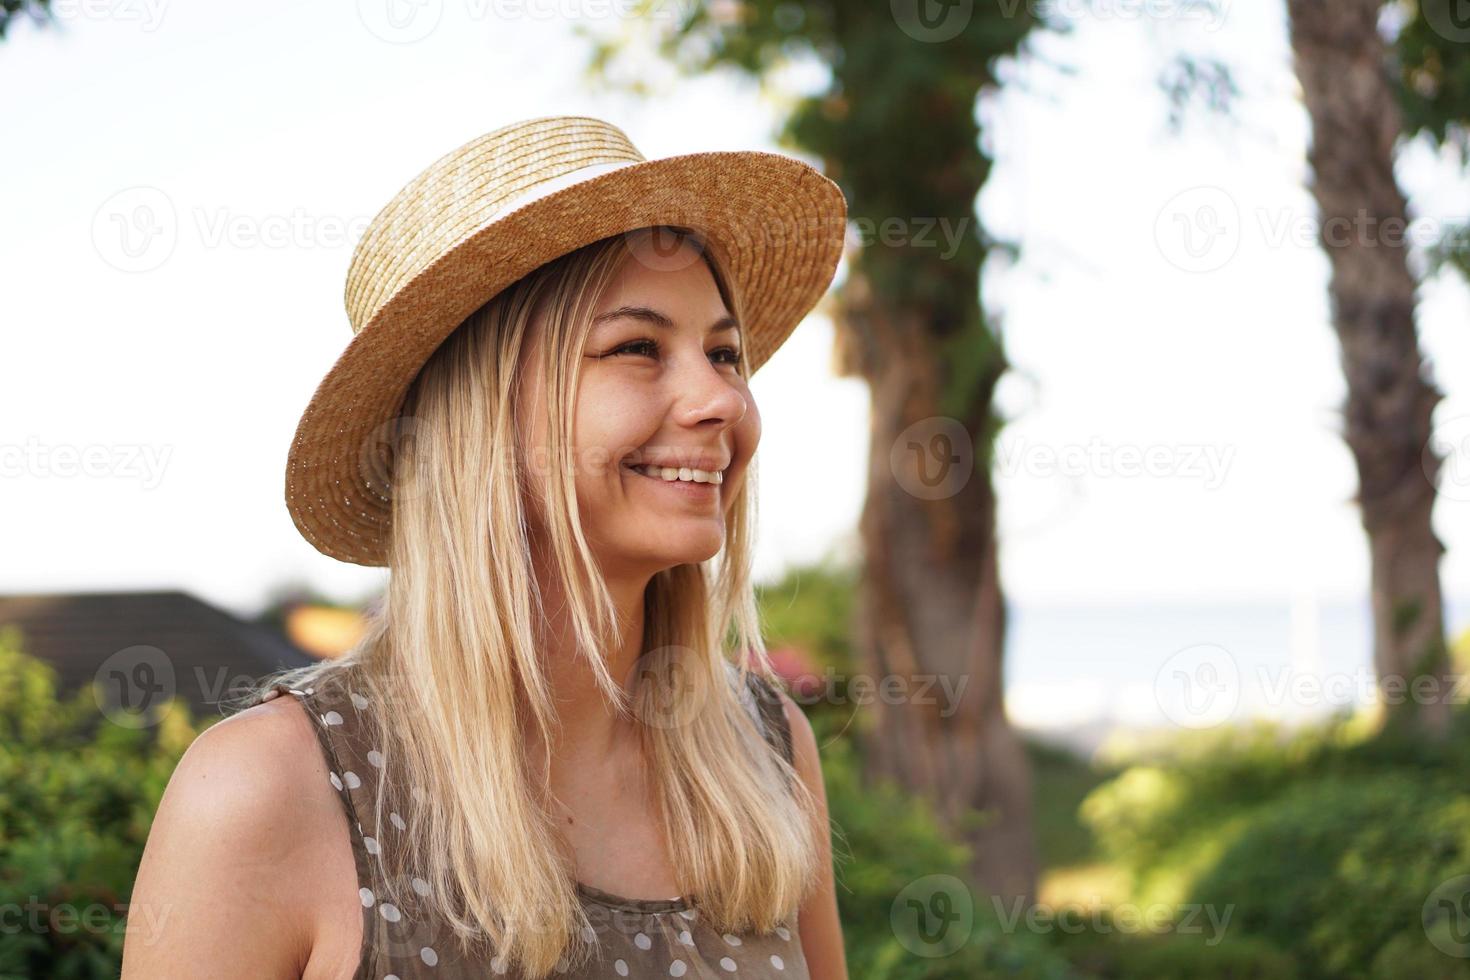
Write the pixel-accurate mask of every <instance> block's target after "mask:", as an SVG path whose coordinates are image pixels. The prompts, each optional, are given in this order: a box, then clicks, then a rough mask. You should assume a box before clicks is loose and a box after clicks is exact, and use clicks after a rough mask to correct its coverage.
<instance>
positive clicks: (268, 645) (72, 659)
mask: <svg viewBox="0 0 1470 980" xmlns="http://www.w3.org/2000/svg"><path fill="white" fill-rule="evenodd" d="M6 625H14V626H17V627H19V628H20V630H21V633H22V637H21V645H22V650H23V651H24V652H25V653H27V654H30V655H31V656H34V657H37V658H39V659H41V660H43V661H45V662H47V663H49V664H50V665H51V666H52V667H53V668H54V669H55V670H56V672H57V675H58V685H59V687H60V688H61V690H62V692H64V693H66V692H71V691H75V690H78V689H80V688H82V687H85V686H87V685H89V684H91V683H92V681H93V679H94V678H95V679H99V680H102V681H103V682H104V687H105V686H107V684H108V683H112V684H113V685H114V686H116V685H117V684H122V685H123V686H124V687H126V686H127V685H128V684H129V683H130V681H131V680H132V679H134V678H141V679H144V680H146V681H147V684H148V686H152V687H158V686H159V685H162V684H164V683H165V682H171V684H172V693H174V694H176V695H177V696H178V697H180V698H182V699H183V700H184V701H185V702H186V703H188V705H189V708H190V711H191V713H192V714H193V716H194V717H195V718H196V719H208V718H211V717H214V718H217V717H219V715H220V714H221V713H222V712H221V709H220V707H219V701H220V699H221V698H224V697H228V696H229V695H230V694H231V693H238V688H239V686H240V685H241V684H243V683H245V681H244V680H243V679H244V678H249V679H250V680H251V681H254V680H256V679H258V678H260V677H263V676H264V675H266V674H269V673H272V672H274V671H276V670H280V669H282V668H285V667H298V666H304V665H306V664H309V663H313V662H314V658H312V657H311V656H309V655H308V654H306V653H304V652H303V651H302V650H300V649H298V648H297V647H296V646H294V645H292V644H291V643H290V642H289V641H288V640H287V639H286V638H285V637H283V636H281V635H280V634H278V633H276V632H275V631H274V630H272V629H270V628H268V627H266V626H262V625H260V624H257V623H251V622H248V621H246V620H243V619H240V618H239V617H238V616H234V615H232V614H230V613H228V612H226V611H225V610H223V609H220V608H218V607H216V606H213V605H210V604H209V603H207V602H205V601H203V600H202V599H199V598H198V597H196V596H192V595H190V594H188V593H187V592H179V591H159V592H92V593H85V592H83V593H60V594H49V595H43V594H35V595H0V627H3V626H6ZM140 648H141V649H140ZM140 665H142V666H140ZM159 689H160V690H161V689H162V688H161V687H159ZM232 689H234V690H232ZM127 696H128V694H127V692H126V690H124V691H123V693H122V697H123V698H124V699H126V697H127Z"/></svg>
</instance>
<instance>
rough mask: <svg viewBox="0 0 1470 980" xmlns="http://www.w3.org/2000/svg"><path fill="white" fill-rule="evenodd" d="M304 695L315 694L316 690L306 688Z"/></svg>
mask: <svg viewBox="0 0 1470 980" xmlns="http://www.w3.org/2000/svg"><path fill="white" fill-rule="evenodd" d="M306 693H307V694H315V693H316V688H314V687H308V688H307V689H306Z"/></svg>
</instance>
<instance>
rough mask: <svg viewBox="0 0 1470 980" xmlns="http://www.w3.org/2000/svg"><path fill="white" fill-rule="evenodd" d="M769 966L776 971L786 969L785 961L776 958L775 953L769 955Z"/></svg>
mask: <svg viewBox="0 0 1470 980" xmlns="http://www.w3.org/2000/svg"><path fill="white" fill-rule="evenodd" d="M771 965H772V966H774V967H775V968H776V969H778V970H784V969H786V961H785V960H783V959H782V958H781V957H779V956H777V955H776V954H775V953H772V954H771Z"/></svg>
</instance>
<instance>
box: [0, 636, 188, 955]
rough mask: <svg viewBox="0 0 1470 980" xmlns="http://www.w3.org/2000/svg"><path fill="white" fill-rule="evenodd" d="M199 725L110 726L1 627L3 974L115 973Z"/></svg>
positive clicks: (179, 721)
mask: <svg viewBox="0 0 1470 980" xmlns="http://www.w3.org/2000/svg"><path fill="white" fill-rule="evenodd" d="M195 734H196V732H195V730H194V728H193V727H192V725H191V724H190V722H189V720H188V709H187V708H186V707H184V706H183V705H182V704H181V703H176V704H175V705H174V706H173V708H172V710H169V711H167V712H166V713H164V715H163V720H162V722H161V723H160V724H159V726H158V727H157V728H155V729H151V730H139V729H130V728H125V727H122V726H119V725H114V724H111V723H110V722H107V721H106V720H105V719H104V718H103V717H102V716H101V713H100V712H99V711H98V709H97V705H96V702H95V700H94V699H93V695H92V692H91V691H90V690H82V691H79V692H77V693H76V694H75V695H74V696H72V697H71V698H68V699H64V700H63V699H59V698H58V696H57V692H56V678H55V672H54V671H53V670H52V669H51V667H50V666H49V665H47V664H44V663H42V662H41V661H38V660H36V659H35V658H33V657H29V656H27V655H25V654H24V653H23V652H22V651H21V649H20V636H19V633H18V631H16V630H14V629H13V628H11V629H6V630H3V631H0V909H4V910H6V911H5V919H4V923H3V924H4V926H5V928H3V929H0V980H20V978H32V977H48V978H57V980H90V978H103V977H106V978H113V977H116V976H117V975H118V973H119V971H120V970H121V968H122V946H123V936H124V928H125V926H126V923H127V919H126V918H125V916H126V914H127V902H128V898H129V896H130V894H131V892H132V882H133V877H134V875H135V874H136V873H137V868H138V862H139V861H140V859H141V858H142V853H143V845H144V843H145V842H146V841H147V838H148V828H149V826H150V825H151V823H152V819H153V812H154V810H155V809H156V808H157V806H158V801H159V799H160V798H161V797H162V796H163V791H164V788H165V787H166V786H167V785H168V778H169V776H170V774H172V772H173V769H174V766H175V765H176V764H177V762H178V759H179V757H180V756H181V755H182V754H183V752H184V750H185V749H186V748H187V747H188V745H189V743H190V742H191V741H192V740H193V738H194V736H195Z"/></svg>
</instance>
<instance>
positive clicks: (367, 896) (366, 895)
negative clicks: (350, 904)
mask: <svg viewBox="0 0 1470 980" xmlns="http://www.w3.org/2000/svg"><path fill="white" fill-rule="evenodd" d="M357 897H358V898H360V899H362V907H363V908H365V909H370V908H372V907H373V890H372V889H371V888H359V889H358V890H357Z"/></svg>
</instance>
